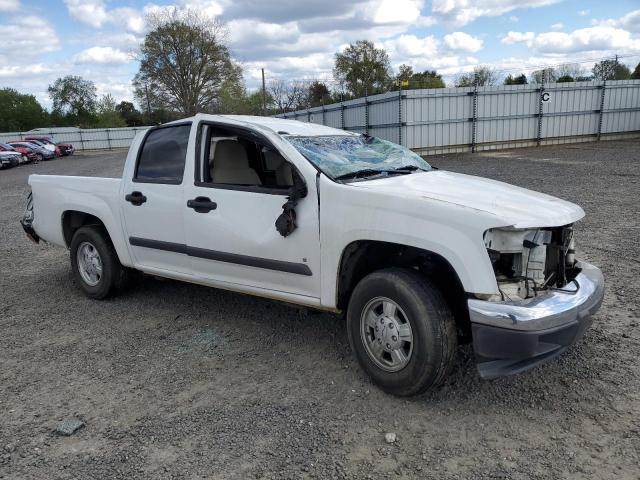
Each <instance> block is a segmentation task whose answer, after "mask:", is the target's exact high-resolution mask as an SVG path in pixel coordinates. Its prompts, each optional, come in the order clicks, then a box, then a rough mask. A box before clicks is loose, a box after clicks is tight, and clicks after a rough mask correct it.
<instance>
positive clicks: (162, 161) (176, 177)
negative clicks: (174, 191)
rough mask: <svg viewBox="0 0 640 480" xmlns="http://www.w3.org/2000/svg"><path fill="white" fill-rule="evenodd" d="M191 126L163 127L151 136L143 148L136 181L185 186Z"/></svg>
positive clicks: (150, 134)
mask: <svg viewBox="0 0 640 480" xmlns="http://www.w3.org/2000/svg"><path fill="white" fill-rule="evenodd" d="M190 131H191V125H177V126H175V127H162V128H158V129H156V130H152V131H151V132H149V134H148V135H147V137H146V138H145V140H144V143H143V145H142V150H141V151H140V156H139V158H138V166H137V168H136V174H135V176H134V180H137V181H141V182H145V181H146V182H153V183H170V184H180V183H182V176H183V174H184V163H185V158H186V155H187V144H188V143H189V132H190Z"/></svg>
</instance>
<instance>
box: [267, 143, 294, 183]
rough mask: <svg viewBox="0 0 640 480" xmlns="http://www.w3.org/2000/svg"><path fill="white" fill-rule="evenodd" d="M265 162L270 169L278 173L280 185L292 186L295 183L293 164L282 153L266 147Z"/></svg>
mask: <svg viewBox="0 0 640 480" xmlns="http://www.w3.org/2000/svg"><path fill="white" fill-rule="evenodd" d="M263 154H264V162H265V165H266V167H267V168H268V169H269V170H273V171H274V172H275V175H276V182H277V184H278V186H280V187H290V186H292V185H293V171H292V170H291V165H290V164H289V162H287V161H286V160H285V159H284V158H283V157H282V155H280V154H279V153H277V152H274V151H273V150H267V149H265V150H264V152H263Z"/></svg>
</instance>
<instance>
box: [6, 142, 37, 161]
mask: <svg viewBox="0 0 640 480" xmlns="http://www.w3.org/2000/svg"><path fill="white" fill-rule="evenodd" d="M0 152H16V153H20V154H22V155H24V156H25V157H26V160H25V161H23V163H30V162H34V161H36V160H38V156H37V155H36V153H35V152H34V151H33V150H32V149H30V148H28V147H17V148H14V147H12V146H11V145H8V144H6V143H0Z"/></svg>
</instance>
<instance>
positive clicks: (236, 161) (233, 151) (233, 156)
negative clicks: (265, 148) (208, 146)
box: [214, 140, 249, 169]
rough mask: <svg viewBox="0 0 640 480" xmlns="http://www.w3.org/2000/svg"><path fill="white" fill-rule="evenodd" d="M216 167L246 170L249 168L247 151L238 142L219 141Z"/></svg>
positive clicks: (215, 154)
mask: <svg viewBox="0 0 640 480" xmlns="http://www.w3.org/2000/svg"><path fill="white" fill-rule="evenodd" d="M214 158H215V161H214V162H215V167H216V168H225V169H246V168H247V167H248V166H249V157H248V156H247V149H246V148H245V147H244V145H242V144H241V143H239V142H238V141H236V140H219V141H217V142H216V148H215V153H214Z"/></svg>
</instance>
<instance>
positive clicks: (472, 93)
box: [276, 80, 640, 154]
mask: <svg viewBox="0 0 640 480" xmlns="http://www.w3.org/2000/svg"><path fill="white" fill-rule="evenodd" d="M276 116H277V117H280V118H289V119H296V120H300V121H304V122H311V123H318V124H322V125H327V126H331V127H336V128H341V129H344V130H352V131H356V132H361V133H368V134H369V135H373V136H377V137H381V138H384V139H387V140H390V141H393V142H396V143H400V144H402V145H404V146H406V147H409V148H411V149H413V150H415V151H417V152H418V153H421V154H433V153H445V152H456V151H467V150H471V151H476V150H487V149H498V148H512V147H518V146H532V145H544V144H555V143H569V142H580V141H590V140H594V139H597V140H600V139H601V138H621V137H623V136H628V135H638V134H640V80H620V81H607V82H572V83H551V84H546V85H535V84H534V85H504V86H496V87H476V88H474V87H463V88H439V89H425V90H401V91H396V92H389V93H384V94H381V95H374V96H370V97H364V98H358V99H355V100H349V101H346V102H342V103H334V104H332V105H323V106H321V107H315V108H310V109H308V110H299V111H296V112H289V113H284V114H280V115H276Z"/></svg>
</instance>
